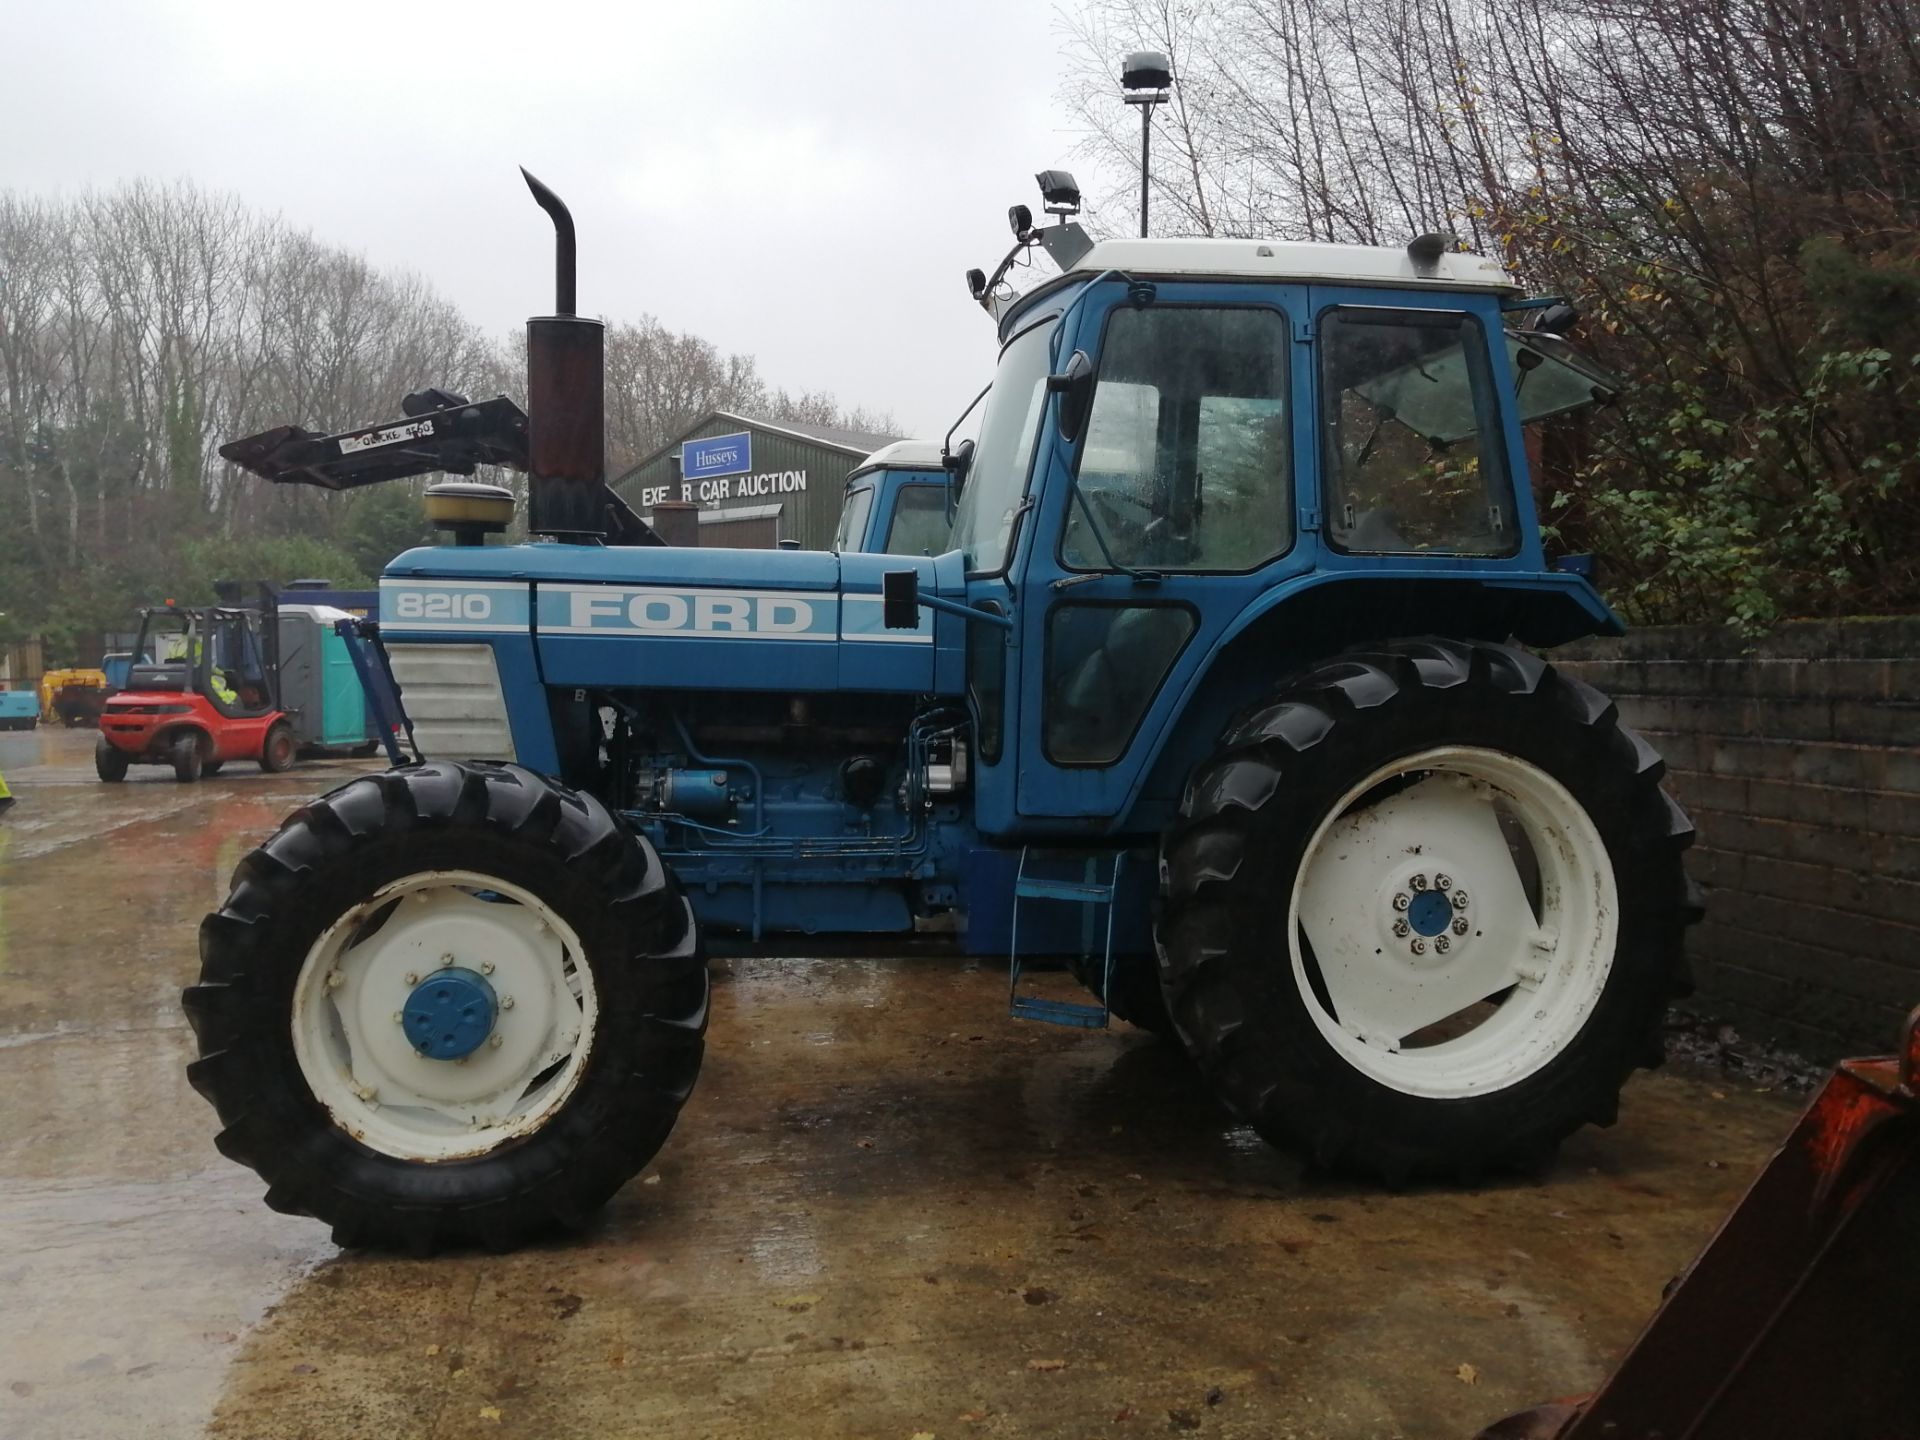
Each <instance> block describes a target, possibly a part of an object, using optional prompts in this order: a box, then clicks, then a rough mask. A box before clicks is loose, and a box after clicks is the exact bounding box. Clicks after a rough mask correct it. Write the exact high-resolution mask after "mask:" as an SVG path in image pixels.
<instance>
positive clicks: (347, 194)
mask: <svg viewBox="0 0 1920 1440" xmlns="http://www.w3.org/2000/svg"><path fill="white" fill-rule="evenodd" d="M1052 13H1053V12H1052V10H1051V9H1050V7H1048V6H1047V5H1046V4H1045V3H1043V0H1027V3H1020V0H957V3H953V4H930V3H905V0H902V3H892V4H882V3H860V0H805V3H798V0H788V3H777V0H759V3H746V0H688V3H679V4H671V5H668V4H661V3H657V0H636V3H625V4H595V3H590V0H535V3H527V0H521V3H516V4H511V5H507V4H494V3H473V0H459V3H454V4H446V5H434V6H422V5H412V4H406V3H403V0H387V3H365V0H312V3H298V4H276V3H273V0H245V3H241V0H120V3H109V0H0V36H3V37H4V39H3V40H0V44H3V45H4V49H5V51H6V55H7V59H6V63H5V65H4V67H0V68H3V69H4V76H5V78H4V80H3V81H0V186H4V187H16V188H24V189H29V190H34V191H40V192H46V193H67V194H72V193H75V192H77V191H80V190H82V189H85V188H86V187H89V186H107V185H111V184H112V183H113V182H115V181H117V180H122V179H129V178H133V177H136V176H151V177H156V178H163V179H171V178H176V177H187V178H191V179H193V180H195V181H197V182H199V183H201V184H203V185H207V186H210V187H216V188H220V189H225V190H230V191H233V192H236V193H237V194H239V195H240V196H241V197H242V198H244V199H245V200H246V201H247V202H249V203H250V204H252V205H254V206H257V207H258V208H260V209H262V210H266V211H278V212H279V213H281V214H282V215H284V216H285V217H286V218H288V219H289V220H291V221H293V222H295V223H297V224H299V225H302V226H305V227H309V228H311V229H312V230H313V231H314V232H315V233H316V234H317V235H319V236H320V237H322V238H323V239H326V240H328V241H331V242H334V243H336V244H339V245H343V246H346V247H349V248H351V249H354V250H357V251H360V252H362V253H364V254H365V255H366V256H367V257H368V258H369V259H370V260H371V261H373V262H374V263H375V264H378V265H381V266H393V267H404V268H408V269H412V270H415V271H418V272H420V273H421V274H424V275H426V276H427V277H429V278H430V279H431V280H432V281H433V282H434V283H435V284H436V285H437V286H438V287H439V288H440V289H441V290H442V292H443V293H445V294H446V295H448V296H449V297H451V298H452V299H453V300H454V301H456V302H457V303H458V304H459V305H460V306H461V307H462V308H463V309H465V310H466V312H467V313H468V314H469V315H471V316H472V317H473V318H474V319H475V320H476V321H478V322H480V323H481V324H482V325H484V326H486V327H487V328H488V329H489V330H492V331H504V330H507V329H509V328H512V327H514V326H516V325H518V324H519V323H520V321H521V320H522V319H524V317H525V316H527V315H528V314H530V313H535V312H544V311H545V310H547V309H549V308H550V307H551V303H552V266H551V258H550V257H551V243H552V241H551V234H552V232H551V230H550V228H549V227H548V225H547V221H546V218H545V217H544V216H543V215H542V214H541V213H540V212H539V211H538V210H537V209H536V208H535V207H534V205H533V202H532V201H531V199H530V198H529V197H528V195H527V193H526V191H525V189H524V188H523V187H522V185H521V183H520V178H519V175H518V173H517V172H516V170H515V168H514V167H515V166H516V165H518V164H524V165H526V166H527V168H528V169H530V170H531V171H533V172H534V174H536V175H538V176H540V177H541V178H542V179H543V180H545V181H546V182H547V183H548V184H549V185H551V186H553V187H554V189H556V190H557V191H559V192H560V194H561V195H562V196H563V197H564V198H565V199H566V200H567V202H568V203H569V204H570V205H571V207H572V209H573V214H574V219H575V222H576V223H577V225H578V227H579V231H580V308H581V309H582V311H584V312H587V313H600V314H604V315H606V316H608V317H609V318H610V319H613V320H621V319H630V318H634V317H637V316H639V315H641V314H643V313H651V314H654V315H656V316H658V317H659V318H660V319H661V320H662V321H663V322H665V323H666V324H668V325H670V326H672V327H673V328H675V329H682V330H691V331H694V332H696V333H697V334H700V335H702V336H705V337H706V338H707V339H709V340H711V341H713V342H714V343H715V344H716V345H719V346H721V347H722V348H723V349H727V350H740V351H747V352H750V353H752V354H753V355H755V356H756V357H757V358H758V360H759V363H760V370H761V373H762V375H763V376H764V377H765V378H766V379H768V380H769V381H770V382H772V383H773V384H776V385H781V386H786V387H788V388H808V389H827V390H831V391H832V392H834V394H835V395H837V396H838V397H839V398H840V399H841V401H842V402H844V403H846V404H849V405H865V406H869V407H873V408H877V409H884V410H890V411H892V412H893V414H894V416H895V417H896V419H897V420H898V421H899V423H900V424H901V425H902V426H903V427H905V428H906V429H907V431H908V433H916V434H937V433H938V431H940V430H944V429H945V426H946V423H947V421H948V420H949V419H950V417H951V416H952V415H953V414H954V413H956V412H957V411H958V409H959V408H960V406H961V405H963V404H964V403H965V401H966V400H967V399H968V398H970V397H971V395H972V393H973V391H974V390H976V389H977V388H979V386H980V385H982V384H983V383H985V381H986V379H987V377H988V375H989V372H990V370H991V367H992V364H993V359H994V355H995V345H994V336H993V329H992V325H991V323H990V322H989V321H988V319H987V317H986V316H985V315H984V314H983V313H982V312H981V311H980V310H979V309H978V308H977V307H976V306H975V305H973V303H972V302H971V301H970V300H969V299H968V298H967V294H966V287H965V284H964V282H963V280H962V278H961V277H962V273H963V272H964V271H965V270H966V268H967V267H968V266H970V265H980V266H982V267H984V268H987V269H991V268H992V266H993V265H994V263H995V262H997V260H998V259H999V257H1000V255H1001V254H1002V253H1003V252H1004V251H1005V248H1006V246H1007V244H1008V243H1009V242H1008V236H1007V230H1006V221H1005V212H1006V207H1007V206H1008V205H1009V204H1011V203H1013V202H1015V201H1024V202H1027V203H1029V204H1031V205H1033V207H1034V209H1035V210H1036V211H1038V209H1039V204H1038V197H1037V195H1036V194H1035V192H1034V188H1033V181H1032V177H1033V173H1034V172H1035V171H1036V170H1040V169H1043V168H1046V167H1049V166H1055V165H1063V164H1067V163H1069V161H1070V159H1071V156H1070V152H1071V150H1072V148H1073V144H1074V140H1075V137H1074V135H1073V134H1072V133H1071V132H1070V131H1069V130H1067V129H1066V128H1065V120H1064V111H1063V110H1062V108H1061V107H1060V106H1059V105H1058V104H1057V102H1056V101H1055V98H1054V89H1055V75H1056V70H1057V59H1056V53H1055V52H1056V49H1057V47H1058V43H1059V42H1058V38H1057V36H1056V35H1055V33H1054V30H1053V25H1052V18H1051V17H1052ZM1117 103H1118V102H1117V101H1116V104H1117ZM1081 178H1082V180H1083V181H1084V180H1087V179H1088V178H1089V177H1088V176H1085V175H1083V176H1082V177H1081ZM1091 188H1092V187H1091V186H1089V189H1091ZM0 281H3V277H0ZM420 378H421V381H422V382H423V383H429V382H432V381H433V380H434V378H435V377H432V376H422V377H420ZM397 398H398V397H396V399H397ZM288 418H289V419H293V418H296V417H291V416H290V417H288ZM368 418H373V417H368Z"/></svg>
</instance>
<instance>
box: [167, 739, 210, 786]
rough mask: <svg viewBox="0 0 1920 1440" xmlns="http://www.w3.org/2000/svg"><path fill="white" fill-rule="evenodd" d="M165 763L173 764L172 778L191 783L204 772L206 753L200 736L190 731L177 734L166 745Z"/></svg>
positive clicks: (186, 783) (183, 783)
mask: <svg viewBox="0 0 1920 1440" xmlns="http://www.w3.org/2000/svg"><path fill="white" fill-rule="evenodd" d="M167 763H168V764H170V765H172V766H173V778H174V779H176V780H178V781H179V782H180V783H181V784H182V785H191V784H193V783H194V782H195V781H196V780H198V779H199V778H200V777H201V775H202V774H204V773H205V772H206V763H207V754H206V749H205V747H204V746H203V745H202V744H201V743H200V737H199V736H198V735H194V734H192V733H188V734H185V735H181V736H178V737H177V738H176V739H175V740H174V742H173V743H172V744H171V745H169V746H168V747H167Z"/></svg>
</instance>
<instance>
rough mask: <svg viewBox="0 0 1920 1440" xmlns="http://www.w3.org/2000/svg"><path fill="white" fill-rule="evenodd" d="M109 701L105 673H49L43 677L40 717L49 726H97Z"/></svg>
mask: <svg viewBox="0 0 1920 1440" xmlns="http://www.w3.org/2000/svg"><path fill="white" fill-rule="evenodd" d="M106 698H107V674H106V671H104V670H85V669H75V668H68V669H65V670H49V671H47V673H46V674H44V675H42V676H41V677H40V718H41V719H42V720H43V721H45V722H46V723H47V724H49V725H50V724H52V723H53V722H54V721H55V720H58V721H59V722H60V723H61V724H62V725H67V726H74V725H92V724H96V723H97V722H98V721H99V719H100V708H101V706H102V705H104V704H105V703H106Z"/></svg>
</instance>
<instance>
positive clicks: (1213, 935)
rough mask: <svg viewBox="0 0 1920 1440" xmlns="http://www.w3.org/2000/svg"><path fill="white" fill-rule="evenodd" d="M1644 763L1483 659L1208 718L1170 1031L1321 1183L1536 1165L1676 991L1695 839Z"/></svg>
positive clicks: (1550, 677)
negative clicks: (1214, 745) (1322, 1177)
mask: <svg viewBox="0 0 1920 1440" xmlns="http://www.w3.org/2000/svg"><path fill="white" fill-rule="evenodd" d="M1663 772H1664V765H1663V763H1662V761H1661V760H1660V757H1659V756H1658V755H1657V754H1655V753H1654V751H1653V750H1652V749H1651V748H1650V747H1649V746H1648V745H1647V744H1646V743H1645V742H1644V741H1643V740H1641V739H1640V738H1639V737H1638V736H1636V735H1635V734H1633V732H1631V731H1630V730H1628V729H1626V728H1625V727H1624V726H1622V725H1621V724H1620V723H1619V719H1618V715H1617V713H1616V711H1615V708H1614V706H1613V704H1612V702H1611V701H1609V700H1607V699H1606V697H1605V696H1603V695H1601V694H1600V693H1599V692H1598V691H1595V690H1593V689H1591V688H1590V687H1589V686H1587V685H1585V684H1583V683H1582V682H1580V681H1578V680H1576V679H1573V678H1572V677H1570V676H1565V675H1562V674H1560V673H1558V672H1557V671H1555V670H1554V669H1553V668H1552V667H1551V666H1549V665H1548V664H1546V663H1545V662H1544V661H1542V660H1540V659H1538V658H1537V657H1535V656H1532V655H1529V654H1527V653H1525V652H1524V651H1520V650H1516V649H1512V648H1510V647H1507V646H1504V645H1495V644H1487V643H1478V642H1468V641H1456V640H1443V639H1426V640H1408V641H1395V642H1391V643H1387V644H1382V645H1379V646H1376V647H1373V648H1370V649H1368V650H1366V651H1359V652H1355V653H1352V654H1348V655H1344V656H1341V657H1338V658H1336V659H1333V660H1330V661H1327V662H1325V663H1323V664H1320V665H1318V666H1316V667H1315V668H1313V669H1311V670H1309V671H1307V672H1305V673H1303V674H1300V675H1298V676H1296V677H1295V678H1293V679H1292V680H1291V681H1289V682H1287V683H1286V684H1284V685H1282V686H1281V687H1280V688H1279V689H1278V691H1277V692H1276V693H1274V694H1273V695H1272V696H1271V697H1270V698H1269V699H1267V700H1265V701H1263V702H1261V703H1258V704H1256V705H1254V706H1252V707H1250V708H1249V709H1248V710H1246V711H1244V712H1242V713H1241V714H1240V715H1239V716H1238V717H1236V718H1235V720H1234V721H1233V722H1232V723H1231V724H1230V725H1229V726H1228V727H1227V730H1226V732H1225V733H1224V735H1223V737H1222V739H1221V742H1220V744H1219V747H1218V749H1217V751H1216V752H1215V754H1214V755H1213V756H1212V757H1211V758H1210V759H1208V760H1206V761H1204V762H1203V763H1202V764H1201V765H1200V766H1199V767H1198V768H1197V769H1196V771H1195V772H1194V774H1193V777H1192V778H1191V780H1190V781H1189V782H1188V785H1187V789H1186V792H1185V795H1184V797H1183V799H1182V802H1181V806H1180V815H1179V818H1178V819H1177V820H1176V822H1175V824H1174V825H1173V826H1172V827H1171V828H1170V830H1169V832H1168V834H1167V835H1166V837H1165V838H1164V840H1163V843H1162V850H1161V889H1162V906H1163V908H1162V913H1161V917H1160V921H1159V924H1158V926H1157V931H1156V940H1157V944H1158V947H1159V953H1160V971H1161V981H1162V985H1163V988H1164V989H1165V992H1166V996H1167V1004H1168V1008H1169V1010H1170V1011H1171V1013H1172V1015H1173V1018H1174V1022H1175V1025H1176V1027H1177V1028H1178V1031H1179V1033H1180V1036H1181V1038H1182V1040H1183V1041H1184V1042H1185V1043H1186V1045H1187V1047H1188V1049H1189V1051H1190V1052H1191V1053H1192V1054H1193V1056H1194V1058H1195V1060H1196V1061H1197V1062H1198V1064H1199V1066H1200V1069H1201V1071H1202V1073H1203V1074H1204V1075H1205V1076H1206V1077H1207V1078H1208V1079H1209V1081H1210V1082H1211V1083H1212V1085H1213V1086H1214V1088H1215V1091H1216V1093H1217V1094H1218V1095H1219V1096H1220V1098H1221V1100H1222V1101H1223V1102H1224V1103H1225V1104H1226V1106H1227V1107H1228V1108H1229V1109H1230V1110H1232V1111H1233V1112H1234V1113H1235V1114H1237V1115H1240V1116H1241V1117H1243V1118H1244V1119H1245V1120H1247V1122H1248V1123H1250V1124H1251V1125H1252V1126H1253V1127H1254V1129H1255V1130H1256V1131H1258V1132H1259V1133H1260V1134H1261V1135H1262V1136H1263V1137H1265V1138H1266V1139H1267V1140H1269V1141H1270V1142H1272V1143H1274V1144H1276V1145H1280V1146H1283V1147H1287V1148H1291V1149H1295V1150H1298V1151H1302V1152H1304V1153H1305V1154H1306V1155H1307V1156H1308V1157H1309V1159H1310V1160H1311V1161H1312V1162H1313V1163H1315V1164H1317V1165H1318V1166H1320V1167H1322V1168H1324V1169H1327V1170H1332V1171H1348V1172H1356V1173H1361V1174H1366V1175H1370V1176H1373V1177H1375V1178H1378V1179H1382V1180H1385V1181H1387V1182H1388V1183H1389V1184H1401V1183H1404V1182H1405V1181H1407V1180H1409V1179H1412V1178H1415V1177H1441V1178H1447V1179H1452V1180H1457V1181H1461V1182H1463V1183H1472V1182H1474V1181H1475V1180H1476V1179H1477V1178H1478V1177H1479V1176H1481V1175H1483V1174H1485V1173H1487V1172H1489V1171H1495V1170H1514V1169H1518V1170H1525V1171H1535V1172H1537V1171H1538V1170H1540V1169H1541V1168H1543V1167H1544V1166H1545V1165H1546V1164H1547V1163H1549V1162H1550V1161H1551V1158H1552V1156H1553V1153H1554V1150H1555V1148H1556V1147H1557V1146H1558V1144H1559V1142H1560V1141H1561V1140H1562V1139H1564V1138H1565V1137H1566V1136H1567V1135H1569V1134H1571V1133H1572V1132H1573V1131H1575V1130H1577V1129H1579V1128H1580V1127H1581V1126H1582V1125H1584V1124H1586V1123H1588V1122H1593V1123H1595V1124H1599V1125H1608V1124H1611V1123H1612V1122H1613V1119H1614V1117H1615V1115H1616V1113H1617V1109H1618V1103H1619V1093H1620V1089H1621V1087H1622V1086H1623V1085H1624V1084H1625V1083H1626V1081H1627V1079H1628V1077H1629V1076H1630V1075H1631V1074H1632V1072H1633V1070H1634V1068H1635V1067H1636V1066H1642V1065H1644V1066H1648V1067H1652V1066H1655V1065H1658V1064H1659V1063H1660V1061H1661V1059H1662V1057H1663V1051H1662V1043H1661V1028H1660V1027H1661V1020H1662V1017H1663V1016H1664V1014H1665V1011H1666V1007H1667V1003H1668V1001H1669V999H1671V998H1672V997H1673V996H1675V995H1676V994H1682V993H1685V984H1684V973H1685V971H1684V959H1683V955H1682V938H1683V936H1684V933H1685V930H1686V926H1687V925H1688V924H1690V923H1692V922H1693V921H1695V920H1697V919H1699V918H1700V910H1699V906H1698V905H1697V903H1695V901H1694V898H1693V894H1694V892H1693V891H1692V890H1691V889H1690V887H1689V884H1688V881H1687V879H1686V876H1685V873H1684V871H1683V870H1682V867H1681V854H1682V852H1683V851H1684V850H1685V849H1686V847H1687V846H1688V845H1689V844H1690V843H1691V841H1692V839H1693V826H1692V824H1691V823H1690V822H1689V821H1688V820H1687V817H1686V816H1685V814H1683V813H1682V812H1681V810H1680V808H1679V807H1678V806H1677V805H1675V804H1674V803H1673V801H1672V800H1670V799H1669V798H1668V797H1667V795H1666V793H1665V791H1664V790H1662V788H1661V785H1660V780H1661V776H1662V774H1663ZM1449 872H1451V873H1449ZM1448 951H1451V952H1453V953H1451V954H1447V953H1443V952H1448Z"/></svg>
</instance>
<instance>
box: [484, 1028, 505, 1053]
mask: <svg viewBox="0 0 1920 1440" xmlns="http://www.w3.org/2000/svg"><path fill="white" fill-rule="evenodd" d="M506 1043H507V1037H506V1036H504V1035H502V1034H501V1033H500V1032H499V1031H498V1030H496V1031H494V1032H493V1034H491V1035H489V1036H488V1037H487V1044H489V1045H491V1046H492V1047H493V1048H494V1049H496V1050H498V1049H499V1048H500V1047H501V1046H502V1045H504V1044H506Z"/></svg>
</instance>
